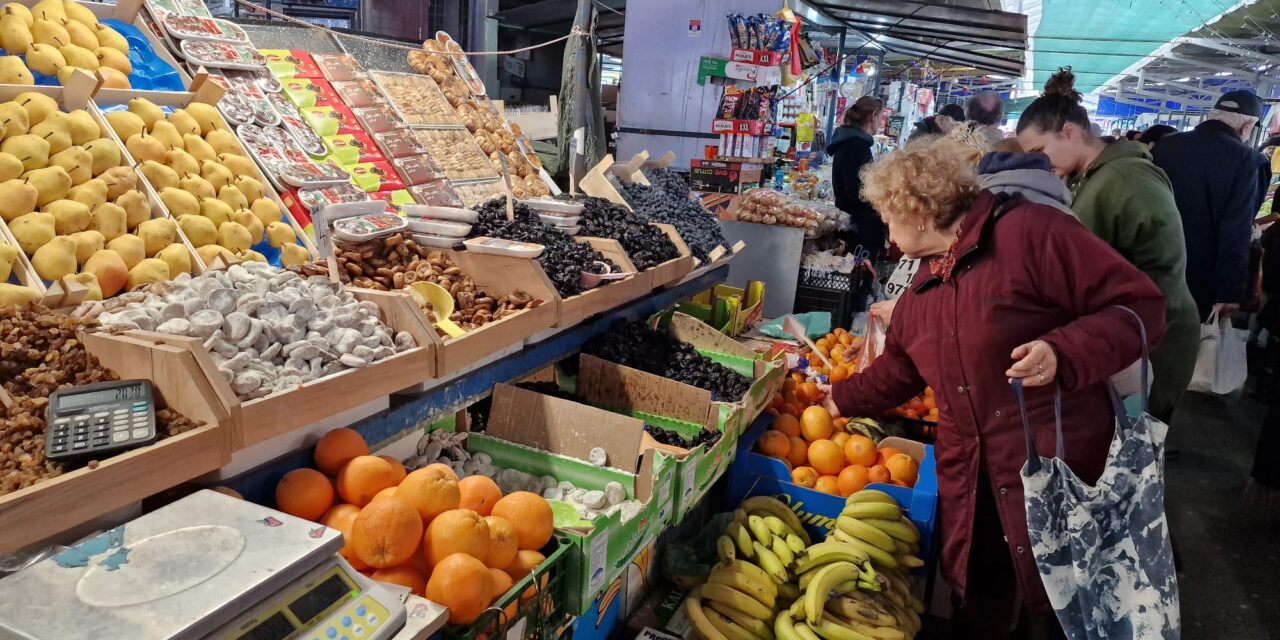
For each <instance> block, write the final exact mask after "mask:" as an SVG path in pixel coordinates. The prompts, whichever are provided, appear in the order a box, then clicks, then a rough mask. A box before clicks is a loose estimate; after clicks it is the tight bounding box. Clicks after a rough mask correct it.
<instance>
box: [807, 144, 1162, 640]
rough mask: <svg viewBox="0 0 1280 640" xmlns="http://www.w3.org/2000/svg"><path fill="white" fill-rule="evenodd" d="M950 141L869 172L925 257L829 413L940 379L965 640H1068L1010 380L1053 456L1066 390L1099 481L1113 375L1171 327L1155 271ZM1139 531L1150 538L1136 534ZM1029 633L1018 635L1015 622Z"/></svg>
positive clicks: (1069, 435)
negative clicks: (871, 357)
mask: <svg viewBox="0 0 1280 640" xmlns="http://www.w3.org/2000/svg"><path fill="white" fill-rule="evenodd" d="M950 144H954V143H953V142H952V141H949V140H938V141H933V142H931V143H923V144H913V145H908V146H907V147H906V148H905V149H903V150H901V151H896V152H894V153H891V154H889V155H888V156H886V157H884V158H883V159H881V160H880V161H879V162H878V163H876V164H874V165H871V166H870V167H867V168H866V169H864V170H863V187H862V189H863V194H864V196H865V197H866V199H867V200H868V201H869V202H871V204H872V205H873V206H874V207H875V208H876V210H877V211H880V212H881V213H882V215H884V217H885V219H886V220H887V221H888V224H889V230H890V231H889V233H890V235H891V237H892V238H893V240H894V242H895V243H897V245H898V246H899V247H900V248H901V249H902V251H903V253H905V254H906V255H907V256H909V257H912V258H920V259H921V265H920V269H919V271H918V272H917V273H916V276H915V279H914V280H912V282H911V287H910V290H909V292H908V293H907V294H905V295H903V296H902V297H901V298H900V299H899V302H898V308H897V309H896V310H895V312H894V318H895V321H894V324H893V326H892V327H891V328H890V330H889V332H888V337H887V339H886V341H885V348H884V352H883V354H881V355H880V357H878V358H876V360H875V362H874V363H872V364H871V366H869V367H867V368H866V369H865V370H864V371H862V372H860V373H858V374H856V375H853V376H851V377H850V378H848V379H847V380H844V381H841V382H838V383H836V384H835V385H833V386H832V388H831V393H830V394H829V396H828V409H830V410H835V411H836V412H838V413H840V414H843V415H847V416H867V415H872V416H874V415H880V414H882V413H883V412H884V411H886V410H888V409H890V408H892V407H895V406H898V405H899V404H901V403H902V402H904V401H906V400H908V399H910V398H911V397H913V396H915V394H917V393H919V392H920V391H923V390H924V388H925V386H926V385H928V386H930V387H932V388H933V389H934V392H935V394H936V397H937V399H938V406H939V409H940V411H941V416H940V419H939V429H938V440H937V442H936V443H935V445H934V447H935V449H934V451H935V454H936V456H937V460H938V465H937V468H938V495H939V498H940V501H939V506H940V512H939V515H940V518H939V521H940V522H941V527H940V528H941V534H942V545H941V549H942V563H941V570H942V574H943V576H944V578H945V579H946V581H947V583H948V584H949V585H950V586H951V590H952V594H953V597H954V599H955V600H956V603H957V605H958V608H957V609H956V610H955V612H954V613H953V615H952V618H951V624H952V637H956V638H975V639H976V638H981V639H983V640H1003V639H1005V638H1063V637H1065V636H1064V635H1063V632H1062V630H1061V627H1060V626H1059V624H1058V621H1057V618H1056V617H1055V616H1054V614H1053V610H1052V608H1051V606H1050V603H1049V601H1048V597H1047V596H1046V594H1045V589H1044V583H1043V582H1042V580H1041V576H1040V573H1039V571H1037V569H1036V564H1035V560H1034V558H1033V556H1032V553H1031V543H1030V540H1029V534H1028V532H1027V521H1026V511H1025V506H1024V502H1023V489H1022V481H1021V479H1020V477H1019V470H1020V469H1021V468H1022V465H1023V464H1024V463H1025V462H1026V459H1027V452H1026V445H1025V440H1024V436H1023V428H1022V418H1021V416H1020V414H1019V412H1018V410H1017V408H1016V406H1013V403H1012V401H1013V396H1012V393H1011V391H1010V389H1009V387H1008V381H1009V379H1011V378H1016V379H1019V380H1021V381H1022V382H1023V384H1024V386H1025V387H1027V403H1028V415H1029V416H1030V417H1031V420H1032V424H1034V425H1036V427H1037V432H1038V434H1039V437H1037V443H1036V445H1037V448H1038V449H1039V452H1040V454H1041V455H1045V456H1050V455H1052V453H1053V451H1054V435H1053V433H1054V431H1053V411H1054V409H1053V407H1054V393H1053V389H1054V386H1055V385H1057V386H1060V387H1061V388H1062V390H1063V391H1064V392H1065V393H1066V394H1067V395H1066V398H1067V401H1066V402H1064V403H1063V404H1062V409H1063V414H1062V425H1063V426H1062V433H1063V434H1064V435H1065V437H1066V443H1065V444H1066V446H1065V457H1066V462H1068V463H1069V464H1070V467H1071V469H1072V471H1074V472H1075V473H1076V474H1078V475H1079V476H1080V477H1081V479H1082V480H1083V481H1084V482H1087V483H1093V482H1095V481H1096V480H1097V479H1098V477H1099V475H1100V474H1101V473H1102V469H1103V468H1104V466H1105V463H1106V459H1107V452H1108V449H1109V447H1110V445H1111V439H1112V434H1113V427H1114V419H1115V417H1114V414H1113V409H1112V403H1111V400H1110V398H1109V396H1108V392H1107V389H1106V386H1105V384H1104V383H1105V382H1106V381H1107V379H1108V378H1109V377H1110V376H1111V375H1112V374H1114V373H1116V372H1117V371H1119V370H1121V369H1123V368H1124V367H1125V366H1126V365H1128V364H1129V363H1131V362H1133V361H1134V360H1135V359H1137V358H1138V357H1139V355H1140V353H1141V351H1142V346H1143V345H1142V339H1141V337H1140V332H1139V327H1138V323H1137V321H1135V320H1134V319H1133V317H1132V316H1130V315H1129V314H1128V313H1127V312H1126V311H1124V310H1123V309H1120V308H1118V306H1123V307H1127V308H1128V309H1131V310H1133V312H1134V313H1136V314H1137V315H1138V317H1139V318H1140V319H1141V321H1142V323H1143V324H1144V325H1145V326H1146V327H1147V331H1148V333H1149V340H1150V341H1152V342H1155V341H1158V340H1159V339H1160V337H1161V335H1162V334H1163V324H1164V323H1163V322H1162V319H1163V314H1164V304H1163V301H1162V296H1161V295H1160V291H1159V289H1157V288H1156V287H1155V285H1154V284H1152V282H1151V279H1150V278H1148V277H1146V276H1145V275H1143V274H1142V272H1141V271H1138V270H1137V269H1135V268H1134V267H1133V266H1131V265H1130V264H1129V263H1128V262H1126V261H1125V259H1124V258H1122V257H1121V256H1120V255H1119V254H1117V253H1116V252H1115V251H1114V250H1113V249H1111V247H1109V246H1107V244H1106V243H1104V242H1102V240H1100V239H1098V238H1097V236H1095V235H1093V234H1092V233H1091V232H1090V231H1089V230H1088V229H1087V228H1085V227H1084V226H1083V225H1081V224H1080V222H1079V221H1077V220H1075V219H1074V218H1072V217H1071V216H1067V215H1063V214H1062V212H1061V211H1060V210H1058V209H1055V208H1053V207H1047V206H1044V205H1039V204H1035V203H1033V202H1031V201H1029V200H1027V199H1025V198H1023V197H1021V196H1018V195H1011V194H997V193H994V192H992V191H990V190H986V189H983V188H982V187H981V185H980V183H979V179H978V174H977V172H976V171H975V170H974V168H973V164H972V162H971V161H970V160H968V159H967V158H965V157H964V156H963V155H962V154H958V153H954V152H951V151H948V150H947V148H946V147H945V146H943V145H950ZM1134 533H1135V535H1137V534H1138V533H1139V532H1134ZM1015 627H1016V628H1017V630H1016V631H1011V630H1013V629H1015Z"/></svg>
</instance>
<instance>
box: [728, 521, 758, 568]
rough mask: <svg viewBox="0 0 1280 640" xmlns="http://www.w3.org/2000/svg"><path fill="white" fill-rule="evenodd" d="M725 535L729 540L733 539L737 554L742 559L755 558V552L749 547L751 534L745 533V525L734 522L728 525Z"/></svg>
mask: <svg viewBox="0 0 1280 640" xmlns="http://www.w3.org/2000/svg"><path fill="white" fill-rule="evenodd" d="M725 533H726V534H728V536H729V537H730V538H733V542H734V544H736V545H738V553H739V554H741V555H742V557H744V558H747V559H751V558H754V557H756V554H755V551H753V550H752V547H751V533H750V532H748V531H747V527H746V525H743V524H742V523H740V522H738V521H737V520H735V521H733V522H730V523H729V526H728V527H727V528H726V529H725Z"/></svg>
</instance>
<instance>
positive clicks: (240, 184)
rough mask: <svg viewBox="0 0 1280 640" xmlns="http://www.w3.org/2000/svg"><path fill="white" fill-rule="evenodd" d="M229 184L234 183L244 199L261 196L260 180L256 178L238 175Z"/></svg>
mask: <svg viewBox="0 0 1280 640" xmlns="http://www.w3.org/2000/svg"><path fill="white" fill-rule="evenodd" d="M231 184H232V185H234V186H235V188H237V189H239V190H240V193H243V194H244V197H245V199H246V200H248V201H249V202H253V201H255V200H257V199H258V198H261V197H263V187H262V182H261V181H260V180H258V179H257V178H254V177H252V176H245V175H240V176H236V179H235V180H233V181H232V183H231ZM263 224H265V223H263Z"/></svg>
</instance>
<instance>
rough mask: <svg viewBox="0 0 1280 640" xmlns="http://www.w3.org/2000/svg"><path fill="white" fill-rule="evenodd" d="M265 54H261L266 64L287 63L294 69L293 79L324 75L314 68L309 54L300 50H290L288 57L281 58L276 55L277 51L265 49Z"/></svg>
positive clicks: (318, 68) (313, 61) (314, 65)
mask: <svg viewBox="0 0 1280 640" xmlns="http://www.w3.org/2000/svg"><path fill="white" fill-rule="evenodd" d="M266 51H267V53H265V54H263V55H264V57H266V59H267V64H270V63H272V62H287V63H289V64H291V65H293V67H294V72H293V77H295V78H323V77H324V74H322V73H320V67H318V66H316V61H315V60H313V59H312V58H311V54H310V53H307V52H306V51H303V50H301V49H290V50H289V55H288V57H281V56H279V54H278V53H277V52H278V51H279V50H278V49H267V50H266Z"/></svg>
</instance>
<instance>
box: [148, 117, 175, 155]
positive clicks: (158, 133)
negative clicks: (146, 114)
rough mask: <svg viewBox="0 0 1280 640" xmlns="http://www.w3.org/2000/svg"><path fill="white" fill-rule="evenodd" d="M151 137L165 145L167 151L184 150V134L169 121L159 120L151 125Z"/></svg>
mask: <svg viewBox="0 0 1280 640" xmlns="http://www.w3.org/2000/svg"><path fill="white" fill-rule="evenodd" d="M151 135H152V136H153V137H155V138H156V139H157V140H159V141H160V142H162V143H164V146H165V148H166V149H182V148H183V145H182V134H181V133H179V132H178V128H177V127H175V126H173V123H171V122H169V121H168V120H157V121H155V122H154V123H153V124H152V125H151Z"/></svg>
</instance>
